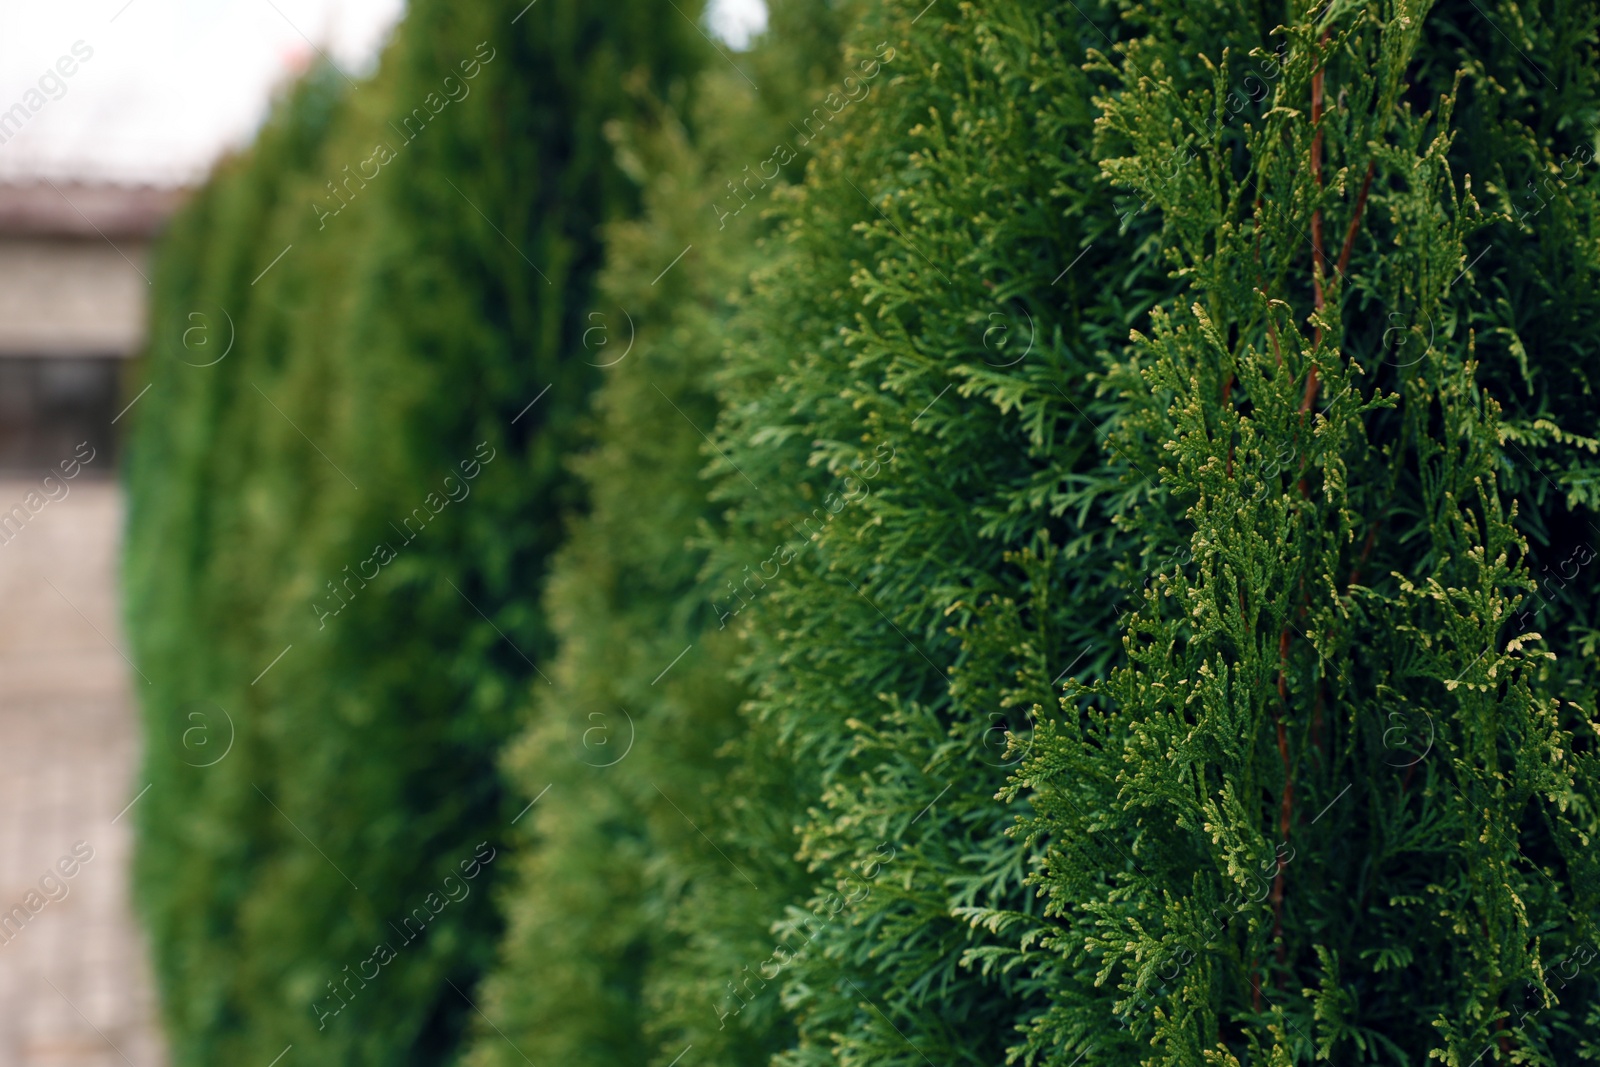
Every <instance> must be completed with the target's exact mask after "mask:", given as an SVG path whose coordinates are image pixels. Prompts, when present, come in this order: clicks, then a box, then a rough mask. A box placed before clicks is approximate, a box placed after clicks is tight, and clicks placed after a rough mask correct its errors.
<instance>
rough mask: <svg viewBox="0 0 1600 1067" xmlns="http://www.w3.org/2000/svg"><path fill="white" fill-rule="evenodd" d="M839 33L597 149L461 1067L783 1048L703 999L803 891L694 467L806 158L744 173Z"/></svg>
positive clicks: (787, 35)
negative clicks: (582, 505)
mask: <svg viewBox="0 0 1600 1067" xmlns="http://www.w3.org/2000/svg"><path fill="white" fill-rule="evenodd" d="M843 21H844V15H843V14H842V13H841V12H840V11H839V10H837V9H836V8H834V7H832V6H830V5H826V4H821V3H816V2H813V0H800V2H788V3H783V2H779V3H774V4H773V5H771V7H770V8H769V12H768V26H767V29H766V31H765V33H764V34H763V35H762V36H761V37H760V38H759V39H758V40H757V41H756V43H755V44H754V45H753V47H752V48H751V49H750V50H749V51H747V52H744V53H741V54H739V55H738V57H737V64H738V66H737V69H735V68H734V67H733V66H731V65H729V64H720V63H719V64H715V65H712V66H711V67H709V68H708V69H707V70H706V71H705V72H704V74H703V75H702V76H701V80H700V84H699V86H698V88H697V90H696V92H695V93H694V94H692V99H691V100H689V101H674V102H670V103H669V104H665V105H664V106H663V107H662V108H661V109H660V110H659V111H657V112H655V113H653V114H652V115H650V116H648V117H647V119H646V120H645V121H643V122H641V123H639V124H637V125H635V126H631V127H627V128H619V129H618V130H616V131H615V135H616V138H617V148H618V151H619V157H620V158H623V159H625V160H628V161H629V165H630V166H632V167H635V168H637V170H638V173H639V174H640V176H641V180H643V181H644V182H645V189H646V192H645V211H644V214H643V217H642V218H641V219H639V220H637V221H633V220H628V221H622V222H618V223H615V224H613V225H612V226H611V227H609V228H608V233H607V242H606V255H607V266H606V269H605V271H604V273H603V274H602V276H601V281H600V290H599V297H598V300H597V302H596V305H595V308H596V310H595V311H593V312H591V321H592V326H591V332H590V334H589V335H588V338H587V341H588V346H587V352H586V358H588V359H589V360H590V361H591V362H594V363H596V364H598V365H600V366H602V367H603V368H604V371H603V372H604V376H605V380H604V383H603V384H602V386H601V388H600V390H599V392H598V393H597V396H596V401H595V433H594V444H593V446H592V448H590V449H589V450H587V451H586V452H585V453H584V454H583V455H582V456H581V458H580V459H578V460H577V461H575V463H574V468H575V470H576V472H577V475H578V477H579V478H580V480H581V482H582V484H583V485H584V486H585V487H586V488H587V490H588V500H589V506H588V508H587V510H586V511H585V513H584V514H583V515H581V516H578V517H575V518H574V520H573V522H572V523H571V526H570V528H569V531H568V541H567V543H566V545H565V546H564V547H563V548H562V549H561V551H560V552H559V553H558V554H557V556H556V558H555V559H554V561H553V562H552V565H551V575H550V581H549V584H548V588H547V592H546V595H545V609H546V612H547V614H548V617H549V619H550V622H551V625H552V627H553V628H554V631H555V634H556V636H557V638H558V640H559V641H560V643H561V648H560V652H559V654H558V655H557V656H556V658H555V660H554V661H553V664H552V665H550V666H549V667H547V673H548V674H549V675H550V679H551V682H552V683H553V684H552V685H550V686H543V685H535V686H534V688H533V698H534V699H533V706H532V708H531V709H530V718H531V724H530V726H529V728H528V730H527V731H526V732H525V734H524V735H523V736H522V737H521V738H520V739H519V740H518V742H517V743H516V745H515V747H514V749H513V750H512V752H511V753H510V756H509V757H508V761H507V762H508V765H509V767H510V768H511V774H512V776H513V778H514V779H515V781H516V782H517V783H518V784H519V785H520V787H521V789H522V791H523V795H524V796H525V797H526V801H527V802H528V803H531V804H532V805H533V806H532V807H531V808H529V810H528V813H527V815H526V816H525V817H524V818H523V819H522V820H520V822H519V829H521V830H523V831H525V837H524V838H523V839H522V841H521V846H520V847H521V848H522V850H523V853H524V854H523V856H522V858H521V859H520V860H519V861H518V870H519V877H518V880H517V883H516V884H515V885H514V886H511V887H509V888H508V890H507V892H506V896H505V899H506V905H507V920H508V931H507V935H506V939H505V943H504V946H503V949H502V960H501V963H500V966H499V968H498V970H497V972H496V974H495V975H494V977H493V978H492V979H491V980H490V981H489V982H488V983H486V984H485V989H484V996H483V997H482V999H481V1000H480V1002H479V1003H480V1005H481V1006H482V1008H483V1009H484V1013H485V1018H486V1020H487V1021H486V1022H484V1023H483V1024H481V1025H479V1026H478V1027H477V1031H478V1032H477V1034H476V1040H475V1043H474V1049H473V1053H472V1057H471V1059H470V1061H469V1062H472V1063H474V1064H505V1065H510V1064H521V1063H522V1062H523V1059H522V1057H523V1056H524V1055H525V1056H527V1057H528V1058H529V1059H532V1060H533V1061H534V1062H539V1063H543V1062H552V1063H564V1064H570V1065H574V1067H576V1065H579V1064H586V1065H593V1067H601V1065H614V1064H639V1065H641V1067H642V1065H644V1064H658V1065H661V1067H665V1065H666V1064H668V1063H671V1062H672V1061H673V1060H674V1059H675V1058H677V1057H678V1056H679V1055H680V1054H681V1053H684V1051H685V1049H686V1048H688V1047H690V1046H692V1049H693V1051H692V1052H691V1053H689V1055H692V1056H694V1057H696V1058H701V1059H704V1060H707V1061H718V1062H729V1063H763V1062H766V1061H767V1060H768V1059H769V1058H770V1057H771V1055H772V1054H773V1053H775V1052H778V1051H781V1050H782V1049H783V1048H785V1047H786V1046H787V1045H788V1044H789V1043H790V1042H791V1041H792V1039H793V1024H792V1023H791V1022H790V1020H789V1019H788V1017H787V1016H786V1014H785V1013H784V1012H783V1011H782V1010H781V1009H780V1008H778V1006H777V1005H775V1004H768V1005H764V1006H762V1007H761V1008H753V1009H752V1010H750V1011H749V1012H736V1011H724V1012H723V1014H722V1016H721V1017H719V1016H718V1015H717V1014H716V1013H715V1012H714V1011H712V1010H711V1009H712V1007H713V1004H712V1003H711V1001H710V1000H709V999H708V998H707V996H706V992H705V991H706V990H707V989H710V988H721V987H723V986H724V985H725V984H726V983H727V982H728V981H729V979H730V977H732V976H735V975H737V974H738V972H739V969H740V967H741V965H743V964H745V963H747V962H749V961H759V960H760V959H763V958H765V956H766V954H767V953H768V952H770V945H771V937H770V934H769V933H768V930H767V928H768V926H769V923H770V916H771V915H772V914H773V913H774V912H775V911H778V910H781V909H782V907H783V906H784V904H785V903H786V902H788V901H789V900H790V899H792V898H793V897H794V896H795V895H796V894H797V893H798V891H799V889H800V886H801V884H802V882H801V878H800V871H799V869H798V868H797V866H796V865H795V863H794V860H793V853H794V848H795V843H794V840H793V833H792V827H791V826H790V824H789V822H788V821H787V815H786V813H787V812H788V811H789V810H791V809H792V807H793V804H794V799H795V798H794V796H793V794H792V793H791V792H790V791H788V790H787V789H785V788H784V786H783V777H782V773H781V769H780V768H779V767H778V766H776V765H774V764H773V763H772V760H771V758H770V756H768V755H767V754H766V753H764V752H763V750H762V748H761V745H760V743H759V741H757V740H753V739H752V738H751V736H750V735H749V733H748V732H747V731H746V730H744V729H743V728H742V726H741V721H740V718H739V716H738V713H737V712H738V707H739V704H740V701H741V699H742V698H743V697H744V696H745V695H746V694H745V693H744V691H743V689H742V687H741V686H739V685H738V684H737V682H736V681H735V680H734V679H733V678H731V676H730V675H731V671H732V665H733V659H734V656H735V654H736V645H735V643H734V641H733V631H732V630H731V629H730V628H728V627H727V626H726V625H724V624H722V620H721V619H720V618H719V613H718V612H717V611H716V610H715V607H714V601H715V599H716V598H717V597H718V596H719V594H720V593H722V590H721V588H720V585H721V583H719V582H717V581H715V579H714V577H713V576H712V575H710V574H709V573H708V572H707V571H706V570H705V562H706V556H707V547H708V543H709V541H710V539H711V538H712V537H713V536H714V532H715V531H716V530H717V529H720V527H721V525H722V523H721V521H720V518H719V516H718V514H717V512H718V509H717V508H716V507H715V506H713V505H712V504H711V503H710V502H709V501H708V500H707V497H706V485H705V482H704V481H703V479H702V477H701V468H702V466H703V464H704V461H703V459H702V457H701V451H702V450H703V449H704V448H705V437H704V436H703V433H702V431H709V430H710V429H711V428H712V427H713V426H714V425H715V422H716V418H717V403H716V398H715V396H714V395H713V389H712V386H713V381H714V375H715V369H716V367H717V366H718V365H719V364H720V363H721V362H722V359H723V349H722V342H721V337H722V330H723V329H724V324H725V323H726V321H727V319H728V318H729V316H730V314H731V313H732V312H733V311H734V309H735V308H736V307H737V306H738V304H739V302H740V299H741V297H740V293H741V289H742V283H743V279H744V278H746V277H747V276H748V274H749V273H750V271H751V270H752V269H753V268H754V267H755V266H756V265H757V264H758V263H760V262H762V261H763V260H764V259H766V258H767V257H770V256H772V255H773V254H775V253H778V252H779V250H777V249H774V248H773V247H772V245H771V244H770V242H768V241H767V240H766V239H765V234H766V231H767V229H768V228H769V224H768V223H766V222H765V221H763V216H764V215H766V214H767V213H768V212H769V211H770V209H771V206H772V197H773V196H774V195H775V193H776V190H777V189H778V188H779V187H780V186H784V185H786V184H788V183H789V182H791V181H792V180H794V179H795V178H797V177H799V176H800V175H801V174H802V173H803V165H804V161H805V159H806V158H807V157H808V156H809V155H810V153H809V152H808V151H806V150H805V147H804V145H801V146H797V151H795V152H794V153H793V154H792V155H791V157H790V158H789V159H788V160H787V165H786V166H781V165H779V164H778V163H777V162H776V160H774V161H773V162H772V163H771V164H769V165H767V166H765V167H763V166H762V163H763V161H766V160H772V159H773V157H774V151H773V148H774V144H775V142H790V141H793V140H794V139H795V133H794V131H793V130H791V129H790V128H789V127H788V125H787V121H786V120H788V119H789V118H790V117H791V116H793V115H794V114H796V113H803V112H804V109H805V107H807V106H809V104H810V103H811V102H814V101H815V100H818V99H821V98H822V96H823V95H824V94H825V93H826V92H827V90H828V87H829V82H830V79H836V78H837V77H838V70H837V68H838V64H839V60H840V57H839V41H838V35H839V28H840V24H841V23H842V22H843ZM685 249H689V251H688V252H687V253H686V254H685ZM680 254H681V255H683V259H682V260H681V261H680V262H678V263H677V264H676V265H673V266H671V268H670V269H667V268H668V267H669V264H673V261H674V260H675V259H676V258H677V257H678V256H679V255H680ZM663 271H664V273H663ZM702 835H703V836H702ZM491 1024H492V1025H491Z"/></svg>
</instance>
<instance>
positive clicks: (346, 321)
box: [126, 0, 704, 1064]
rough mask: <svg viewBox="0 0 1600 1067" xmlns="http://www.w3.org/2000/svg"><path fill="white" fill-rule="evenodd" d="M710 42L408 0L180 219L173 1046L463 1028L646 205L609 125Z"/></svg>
mask: <svg viewBox="0 0 1600 1067" xmlns="http://www.w3.org/2000/svg"><path fill="white" fill-rule="evenodd" d="M678 6H679V7H680V8H683V9H684V11H686V12H687V13H688V16H689V17H690V18H693V17H694V16H695V15H696V14H697V12H698V6H697V5H694V4H684V3H680V4H679V5H678ZM703 53H704V42H703V41H702V39H701V38H700V36H699V34H698V33H697V32H696V30H695V28H694V26H693V25H692V23H690V22H688V21H686V19H685V17H684V15H682V14H679V13H678V12H675V11H674V10H673V9H672V8H671V7H670V6H662V5H656V4H647V3H637V4H632V3H630V4H624V5H622V6H620V7H618V6H617V5H612V6H611V7H610V8H609V9H607V10H604V11H602V10H598V9H593V8H591V7H587V6H585V5H581V4H576V3H570V2H564V0H555V2H552V0H545V2H543V3H540V4H538V5H527V4H522V3H517V4H513V3H509V2H507V3H499V2H486V3H477V4H472V5H456V4H445V3H436V2H430V0H419V2H417V3H414V4H412V5H410V8H409V10H408V12H407V14H406V16H405V19H404V21H403V23H402V24H401V26H400V28H399V29H398V31H397V36H396V39H395V41H394V42H393V43H392V45H391V46H390V47H389V48H388V49H387V51H386V53H385V55H384V57H383V61H382V66H381V69H380V71H379V73H378V74H377V75H376V77H375V78H373V79H371V80H368V81H365V82H363V83H362V84H360V85H354V84H350V83H347V82H346V80H345V78H344V76H343V75H342V74H340V73H339V72H337V71H333V70H323V71H320V72H318V73H317V74H315V75H314V76H313V77H312V78H311V79H310V80H309V81H308V82H307V83H306V84H304V85H302V86H300V87H299V88H297V89H296V90H295V91H294V92H293V93H292V94H291V96H290V98H289V99H288V100H286V101H284V102H283V104H282V105H281V106H280V107H279V108H278V109H277V111H276V112H275V114H274V117H273V118H272V119H271V120H270V121H269V123H268V126H267V128H266V129H265V130H264V131H263V133H262V135H261V136H260V138H259V139H258V142H257V144H256V145H255V146H254V147H253V148H252V149H251V150H250V151H249V152H247V153H246V154H245V155H243V156H242V157H240V158H236V159H233V160H230V161H228V162H226V163H224V164H223V165H222V166H221V167H220V168H219V170H218V173H217V174H216V175H215V176H214V177H213V179H212V180H211V181H210V182H209V183H208V185H207V186H206V187H205V188H204V189H203V190H202V191H201V192H200V193H199V194H198V195H197V197H196V198H195V200H194V202H193V203H192V204H191V205H190V206H189V207H188V208H187V209H186V210H185V211H184V212H183V213H182V214H181V216H180V217H179V218H178V219H177V220H176V221H175V223H174V225H173V231H172V234H171V236H170V237H169V239H168V241H167V242H166V246H165V248H164V250H163V253H162V255H161V257H160V264H159V267H158V283H157V284H158V293H157V296H156V300H155V310H154V315H153V341H152V345H151V349H150V353H149V355H148V357H147V359H146V362H145V367H146V374H147V380H148V385H149V391H148V393H146V394H144V395H142V396H141V397H140V399H139V401H138V404H137V406H136V407H135V408H134V409H133V410H132V412H131V413H130V415H129V419H130V420H131V421H133V423H134V430H133V433H132V435H131V437H132V439H131V443H130V449H129V465H128V484H129V498H130V504H129V509H130V510H129V520H128V524H129V533H128V554H127V559H128V565H127V579H126V581H127V590H128V617H129V621H130V625H129V629H130V632H131V633H132V635H133V640H134V646H135V649H136V660H137V663H138V666H139V669H140V671H141V672H142V676H143V678H144V679H147V680H148V684H147V686H141V689H142V692H141V694H140V696H141V703H142V705H143V708H144V715H145V723H146V735H145V736H146V743H145V749H146V768H145V771H146V775H145V779H144V780H146V781H149V782H151V783H153V784H152V786H151V789H150V791H149V793H148V795H146V796H144V797H143V798H142V799H141V800H140V801H139V804H138V806H137V807H136V808H135V809H134V813H133V816H132V817H134V818H136V819H137V820H138V823H139V827H140V833H141V847H140V852H139V856H138V861H137V871H136V876H137V887H138V895H139V899H140V905H141V908H142V911H143V913H144V915H145V917H146V920H147V922H148V924H149V927H150V931H151V940H152V942H153V944H154V947H155V954H156V964H157V974H158V977H159V982H160V987H161V992H162V999H163V1005H164V1013H165V1018H166V1022H167V1029H168V1033H169V1035H170V1039H171V1044H172V1050H173V1057H174V1061H175V1062H177V1063H182V1064H214V1063H249V1062H256V1061H260V1062H263V1063H264V1062H267V1061H268V1060H270V1059H272V1057H273V1056H275V1055H277V1054H278V1053H279V1052H280V1051H282V1050H283V1049H284V1048H285V1047H286V1046H288V1045H289V1044H291V1043H292V1044H293V1046H294V1052H293V1055H294V1057H295V1058H296V1061H297V1062H317V1063H329V1064H334V1063H338V1064H349V1063H374V1064H377V1063H382V1064H393V1063H437V1062H446V1061H448V1060H450V1059H451V1058H452V1057H453V1056H454V1054H455V1051H456V1047H457V1044H458V1042H459V1040H460V1036H461V1032H462V1026H463V1020H464V1018H465V1017H466V1016H467V1015H469V1014H471V1012H472V1008H471V1007H470V1004H469V1001H468V998H469V997H470V996H471V995H472V994H473V992H474V990H475V988H476V985H477V982H478V979H479V977H480V976H481V975H482V973H483V972H484V971H485V969H486V968H487V966H488V965H489V963H490V961H491V959H492V951H493V947H494V944H495V940H496V938H497V936H498V931H499V928H500V923H499V920H498V918H497V917H496V914H495V911H494V909H493V907H492V905H491V889H492V886H493V885H494V883H495V882H496V881H498V880H499V879H500V876H501V874H502V872H503V871H504V870H505V869H506V864H505V862H504V859H503V858H502V856H503V851H504V838H505V833H506V827H507V825H508V823H509V820H510V819H511V818H512V817H513V816H514V815H515V814H516V807H515V806H513V804H514V802H515V803H518V804H520V802H517V801H516V798H514V797H512V796H509V795H508V793H507V790H506V787H505V783H504V780H503V778H502V776H501V774H500V772H499V770H498V765H497V763H496V759H497V756H498V753H499V751H500V749H501V747H502V745H503V744H504V742H505V740H506V739H507V738H508V737H509V736H510V735H511V733H512V732H513V729H514V726H515V723H516V713H517V711H518V709H519V707H520V706H521V705H522V704H523V702H524V701H525V699H526V691H527V687H528V684H529V681H530V679H536V678H537V667H536V666H535V664H538V663H540V662H543V661H545V660H546V659H547V658H548V657H549V656H550V654H551V652H552V650H553V642H552V640H551V637H550V630H549V627H548V625H547V624H546V623H545V622H544V619H543V616H542V613H541V611H540V609H539V605H538V597H537V594H538V589H539V587H540V584H541V582H542V575H543V573H544V570H545V566H546V561H547V558H548V555H549V553H550V551H551V550H552V549H553V548H554V546H555V545H556V543H557V542H558V540H559V538H560V536H561V530H562V519H561V515H562V513H563V512H564V511H567V510H570V509H571V508H572V507H573V506H574V502H575V501H576V500H577V498H578V495H579V494H578V490H577V487H576V486H575V484H574V482H573V479H572V477H571V476H570V474H569V473H568V472H567V470H566V467H565V462H566V458H567V456H568V455H569V453H570V452H571V451H572V450H573V449H574V447H575V445H576V443H577V441H578V440H579V438H580V436H581V420H582V417H583V412H584V410H585V408H586V403H587V399H586V398H587V394H588V392H589V390H590V388H591V386H592V384H593V382H594V380H595V378H596V375H597V371H596V369H595V368H594V367H592V366H590V365H588V364H587V363H585V362H584V361H583V360H582V359H581V358H579V339H580V338H581V336H582V334H583V330H584V329H585V327H586V326H587V325H588V324H587V322H586V320H585V319H584V314H585V313H586V312H587V311H588V309H589V306H590V302H591V299H592V295H593V283H594V282H593V280H594V276H595V273H596V271H597V270H598V267H599V259H600V255H601V252H600V238H599V233H598V229H599V227H600V226H602V225H603V224H604V223H605V222H607V221H608V220H611V219H614V218H617V217H620V216H622V215H625V214H627V213H629V212H631V211H633V210H636V208H637V203H638V187H637V185H636V184H635V182H634V179H632V178H630V177H629V176H628V175H627V174H625V173H624V172H623V170H622V168H621V167H620V166H618V164H617V162H616V160H615V157H614V154H613V149H612V146H611V145H610V144H608V143H607V142H606V140H605V137H604V134H603V132H602V131H603V129H604V128H605V127H606V126H607V125H608V123H610V122H612V121H614V120H617V119H620V118H623V117H625V116H628V115H630V114H631V113H632V112H633V111H634V110H635V109H636V108H637V106H638V103H639V101H640V100H643V99H646V98H648V97H650V96H652V95H658V94H660V95H664V94H667V93H669V92H674V91H677V90H676V89H674V88H673V87H674V86H678V87H680V88H681V87H682V85H684V84H685V79H686V78H687V76H688V75H689V74H690V73H691V72H692V71H693V70H694V69H695V68H696V67H697V66H698V64H699V63H700V62H701V60H702V58H703ZM142 384H144V383H141V385H142Z"/></svg>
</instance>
